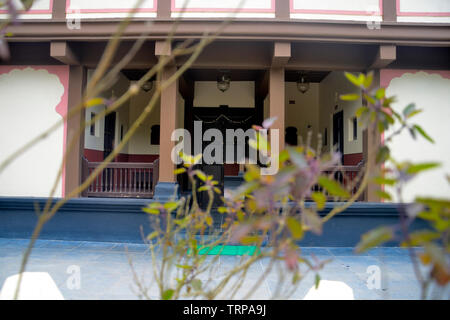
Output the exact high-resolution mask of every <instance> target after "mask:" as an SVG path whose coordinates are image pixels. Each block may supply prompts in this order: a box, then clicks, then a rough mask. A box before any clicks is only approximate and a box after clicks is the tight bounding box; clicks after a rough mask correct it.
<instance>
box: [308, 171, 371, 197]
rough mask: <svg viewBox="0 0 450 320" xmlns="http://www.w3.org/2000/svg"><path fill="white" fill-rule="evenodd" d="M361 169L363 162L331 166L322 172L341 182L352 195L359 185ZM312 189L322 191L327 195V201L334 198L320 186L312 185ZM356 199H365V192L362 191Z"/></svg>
mask: <svg viewBox="0 0 450 320" xmlns="http://www.w3.org/2000/svg"><path fill="white" fill-rule="evenodd" d="M363 170H364V163H363V162H360V163H359V164H358V165H356V166H339V167H332V168H330V169H328V170H326V171H325V172H323V174H324V175H327V176H328V177H330V178H333V179H335V180H336V181H338V182H339V183H341V184H342V185H343V186H344V187H345V188H346V190H347V191H349V193H350V194H351V195H352V196H353V195H354V194H355V193H356V191H357V190H358V188H359V186H360V183H361V180H362V178H363V174H364V172H363ZM313 191H320V192H323V193H324V194H325V195H326V196H327V199H328V200H329V201H333V200H334V199H333V197H331V196H330V195H328V194H327V192H326V191H325V190H322V188H320V187H319V186H314V188H313ZM357 201H365V192H363V193H362V195H361V196H360V197H358V199H357Z"/></svg>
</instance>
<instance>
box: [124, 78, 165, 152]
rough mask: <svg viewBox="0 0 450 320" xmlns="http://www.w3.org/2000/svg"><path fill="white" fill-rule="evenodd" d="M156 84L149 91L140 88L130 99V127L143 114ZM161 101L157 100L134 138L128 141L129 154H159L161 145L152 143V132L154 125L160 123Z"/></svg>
mask: <svg viewBox="0 0 450 320" xmlns="http://www.w3.org/2000/svg"><path fill="white" fill-rule="evenodd" d="M155 86H156V85H154V86H153V89H152V90H151V91H149V92H145V91H143V90H140V91H139V93H138V94H137V95H136V96H134V97H133V98H132V99H131V101H130V107H129V111H130V114H129V124H128V127H129V128H130V127H131V126H132V124H133V123H134V122H135V121H136V119H137V118H138V117H139V116H140V115H141V113H142V111H143V110H144V108H145V107H146V106H147V104H148V103H149V102H150V99H151V97H152V95H153V93H154V91H155ZM160 109H161V106H160V103H159V101H158V102H156V105H155V106H154V109H153V110H152V112H151V113H150V114H149V115H148V117H147V118H146V119H145V121H144V122H143V123H142V125H141V126H140V127H139V128H138V129H137V131H136V132H135V134H134V136H133V138H131V140H130V142H129V143H128V153H129V154H159V145H151V144H150V133H151V128H152V126H153V125H156V124H159V122H160V114H161V113H160Z"/></svg>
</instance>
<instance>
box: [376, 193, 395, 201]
mask: <svg viewBox="0 0 450 320" xmlns="http://www.w3.org/2000/svg"><path fill="white" fill-rule="evenodd" d="M376 194H377V195H378V196H379V197H380V198H381V199H385V200H390V201H391V200H392V196H391V195H390V194H389V193H387V192H386V191H382V190H377V191H376Z"/></svg>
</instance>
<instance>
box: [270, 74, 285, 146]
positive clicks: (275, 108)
mask: <svg viewBox="0 0 450 320" xmlns="http://www.w3.org/2000/svg"><path fill="white" fill-rule="evenodd" d="M269 72H270V77H269V103H270V106H269V109H270V112H269V114H270V117H271V118H273V117H276V118H277V120H276V121H275V123H274V125H273V126H272V128H271V129H278V130H279V151H281V150H283V149H284V130H285V88H284V87H285V83H284V68H271V69H270V71H269Z"/></svg>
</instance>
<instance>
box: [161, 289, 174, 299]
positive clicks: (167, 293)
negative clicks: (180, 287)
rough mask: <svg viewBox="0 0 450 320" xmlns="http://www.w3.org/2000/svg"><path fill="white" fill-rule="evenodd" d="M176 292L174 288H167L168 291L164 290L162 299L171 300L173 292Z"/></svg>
mask: <svg viewBox="0 0 450 320" xmlns="http://www.w3.org/2000/svg"><path fill="white" fill-rule="evenodd" d="M174 293H175V291H174V290H173V289H167V290H166V291H164V292H163V294H162V297H161V298H162V300H170V299H172V296H173V294H174Z"/></svg>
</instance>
